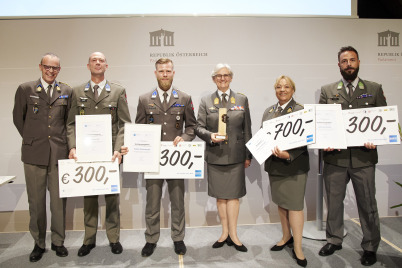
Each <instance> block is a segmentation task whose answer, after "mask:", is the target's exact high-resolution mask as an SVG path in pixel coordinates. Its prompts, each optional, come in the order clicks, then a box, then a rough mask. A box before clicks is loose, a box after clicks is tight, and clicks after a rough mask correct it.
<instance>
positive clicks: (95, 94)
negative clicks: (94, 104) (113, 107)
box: [94, 85, 99, 101]
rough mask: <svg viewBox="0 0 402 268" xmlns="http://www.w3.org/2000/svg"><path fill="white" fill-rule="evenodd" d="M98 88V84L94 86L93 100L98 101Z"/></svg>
mask: <svg viewBox="0 0 402 268" xmlns="http://www.w3.org/2000/svg"><path fill="white" fill-rule="evenodd" d="M98 88H99V86H98V85H95V86H94V99H95V101H98Z"/></svg>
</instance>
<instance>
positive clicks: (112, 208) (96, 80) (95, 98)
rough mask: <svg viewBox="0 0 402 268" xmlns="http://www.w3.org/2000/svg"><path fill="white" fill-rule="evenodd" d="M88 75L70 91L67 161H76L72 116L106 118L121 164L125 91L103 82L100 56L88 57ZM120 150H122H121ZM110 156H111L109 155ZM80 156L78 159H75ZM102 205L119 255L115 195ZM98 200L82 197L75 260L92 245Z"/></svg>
mask: <svg viewBox="0 0 402 268" xmlns="http://www.w3.org/2000/svg"><path fill="white" fill-rule="evenodd" d="M87 67H88V70H89V71H90V72H91V80H90V81H89V82H86V83H85V84H82V85H80V86H78V87H75V88H74V90H73V100H72V107H71V110H70V113H69V116H68V121H67V138H68V145H69V148H70V155H69V158H70V159H72V158H74V159H77V155H76V136H75V133H76V129H75V116H76V115H101V114H110V115H111V119H112V146H113V150H114V152H113V156H112V157H111V160H112V161H115V159H116V158H118V161H119V163H120V162H121V153H120V151H121V147H122V146H123V141H124V124H125V123H131V119H130V113H129V111H128V105H127V98H126V90H125V89H124V88H123V87H122V86H120V85H118V84H115V83H111V82H109V81H107V80H106V79H105V72H106V69H107V68H108V64H107V61H106V57H105V55H104V54H103V53H101V52H94V53H92V54H91V55H90V57H89V61H88V64H87ZM123 148H124V147H123ZM110 153H111V154H112V152H110ZM79 157H80V156H79V155H78V158H79ZM105 201H106V234H107V237H108V239H109V242H110V247H111V251H112V253H114V254H120V253H122V251H123V247H122V245H121V244H120V242H119V239H120V210H119V195H118V194H108V195H105ZM98 206H99V205H98V196H97V195H94V196H85V197H84V224H85V237H84V243H83V245H82V246H81V248H80V249H79V250H78V256H80V257H82V256H85V255H88V254H89V253H90V252H91V250H92V249H93V248H94V247H95V245H96V231H97V226H98Z"/></svg>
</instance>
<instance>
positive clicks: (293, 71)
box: [0, 17, 402, 231]
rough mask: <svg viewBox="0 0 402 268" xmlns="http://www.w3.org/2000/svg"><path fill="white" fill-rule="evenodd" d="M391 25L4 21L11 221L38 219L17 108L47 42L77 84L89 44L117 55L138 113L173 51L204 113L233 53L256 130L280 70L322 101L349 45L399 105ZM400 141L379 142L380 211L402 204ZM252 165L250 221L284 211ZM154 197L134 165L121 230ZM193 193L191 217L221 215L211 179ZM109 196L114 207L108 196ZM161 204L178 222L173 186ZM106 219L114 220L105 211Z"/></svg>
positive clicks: (72, 218)
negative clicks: (388, 36) (158, 40)
mask: <svg viewBox="0 0 402 268" xmlns="http://www.w3.org/2000/svg"><path fill="white" fill-rule="evenodd" d="M161 29H163V30H166V31H169V32H173V42H174V43H173V46H167V45H164V44H163V38H162V45H161V46H150V35H151V33H152V32H155V31H158V30H161ZM388 30H390V31H392V32H396V33H398V37H399V33H401V32H402V23H401V20H360V19H332V18H330V19H328V18H327V19H325V18H265V17H257V18H255V17H130V18H77V19H30V20H2V21H0V35H1V42H0V59H1V63H2V64H1V67H0V78H1V79H0V92H1V94H2V95H1V96H2V98H1V99H0V107H1V110H2V113H1V114H0V125H1V126H2V129H1V148H2V150H1V152H0V159H1V161H0V171H1V174H0V175H16V176H17V179H16V181H15V182H14V183H13V184H9V185H5V186H2V187H0V211H2V212H0V213H1V219H0V231H12V230H27V229H28V215H29V214H28V202H27V197H26V191H25V181H24V180H25V179H24V173H23V164H22V163H21V161H20V156H21V155H20V144H21V137H20V136H19V134H18V132H17V130H16V129H15V127H14V125H13V122H12V109H13V102H14V94H15V91H16V89H17V87H18V85H19V84H21V83H23V82H26V81H31V80H36V79H38V78H39V77H40V72H39V69H38V63H39V60H40V57H41V55H42V54H44V53H45V52H54V53H56V54H57V55H59V56H60V58H61V66H62V70H61V72H60V74H59V77H58V80H59V81H63V82H66V83H68V84H70V85H71V86H75V85H78V84H80V83H83V82H86V81H88V80H89V78H90V74H89V71H88V70H87V68H86V63H87V61H88V57H89V55H90V53H91V52H94V51H102V52H103V53H104V54H105V55H106V57H107V60H108V63H109V69H108V70H107V73H106V77H107V79H109V80H112V81H118V82H119V83H121V84H122V85H124V86H125V87H126V88H127V97H128V103H129V108H130V114H131V117H132V120H133V121H134V119H135V115H136V107H137V101H138V96H139V95H140V94H142V93H144V92H147V91H150V90H151V88H152V87H154V86H155V85H156V79H155V77H154V74H153V71H154V62H155V61H156V60H157V59H158V58H160V57H162V56H163V57H169V58H171V59H172V60H173V61H174V63H175V70H176V75H175V79H174V84H175V85H176V86H177V87H178V88H180V89H182V90H184V91H186V92H187V93H189V94H191V95H192V98H193V102H194V106H195V112H196V113H197V111H198V105H199V103H200V99H201V97H202V96H204V95H206V94H209V93H211V92H212V91H214V90H215V89H216V87H215V85H214V84H213V82H212V80H211V78H210V73H211V71H212V69H213V67H214V65H215V64H216V63H219V62H225V63H229V64H230V65H231V66H232V68H233V70H234V79H233V82H232V84H231V88H232V89H233V90H234V91H237V92H242V93H244V94H246V95H247V96H248V98H249V102H250V108H251V117H252V123H253V125H252V129H253V133H256V132H257V131H258V129H259V127H260V124H261V117H262V114H263V112H264V110H265V109H266V108H267V107H268V106H270V105H272V104H274V103H275V101H276V97H275V94H274V89H273V83H274V81H275V78H276V77H278V76H279V75H281V74H286V75H288V76H290V77H292V78H293V80H294V81H295V83H296V94H295V99H296V100H297V101H298V102H300V103H306V104H307V103H317V102H318V97H319V89H320V87H321V86H322V85H324V84H327V83H330V82H334V81H337V80H339V79H340V74H339V68H338V66H337V52H338V50H339V48H340V47H341V46H344V45H352V46H354V47H355V48H356V49H357V50H358V51H359V54H360V60H361V66H360V77H361V78H363V79H367V80H372V81H376V82H378V83H381V84H382V85H383V88H384V91H385V95H386V97H387V101H388V105H399V106H400V104H402V97H401V94H400V87H401V85H402V75H401V74H402V48H401V45H399V46H389V45H388V46H378V33H381V32H384V31H388ZM401 41H402V40H401ZM401 43H402V42H401ZM384 53H385V54H384ZM400 110H401V108H400ZM399 117H401V112H399ZM399 151H400V146H399V145H393V146H382V147H380V148H379V158H380V161H379V164H378V165H377V170H376V184H377V201H378V208H379V212H380V216H390V215H398V213H400V212H401V209H390V208H389V207H390V206H392V205H395V204H399V203H401V191H402V189H400V187H398V186H397V185H396V184H395V183H394V182H393V181H399V182H401V181H402V178H401V174H402V166H401V164H402V159H401V157H400V153H399ZM310 163H311V164H310V167H311V170H310V173H309V179H308V183H307V190H306V199H305V214H306V219H307V220H314V219H315V214H316V213H315V211H316V206H315V203H316V201H315V200H316V182H317V179H316V177H317V152H316V151H310ZM246 175H247V178H246V180H247V192H248V193H247V195H246V196H245V197H244V198H242V200H241V207H240V216H239V223H240V224H258V223H269V222H277V221H279V217H278V214H277V209H276V205H275V204H273V203H272V201H271V195H270V190H269V182H268V176H267V174H266V173H265V172H264V170H263V168H262V167H260V166H259V165H258V163H257V162H256V161H253V163H252V166H251V167H250V168H249V169H247V172H246ZM145 196H146V191H145V189H144V180H143V178H142V176H141V175H140V174H137V173H123V174H122V193H121V197H120V199H121V219H122V228H145V221H144V208H145ZM185 200H186V223H187V225H188V226H206V225H216V224H219V222H218V216H217V211H216V206H215V199H212V198H209V197H208V195H207V184H206V180H196V181H188V182H187V183H186V197H185ZM67 203H68V204H67V213H68V215H67V228H68V229H82V228H83V224H82V220H83V215H82V214H83V212H82V206H83V202H82V198H70V199H69V200H68V202H67ZM101 204H102V212H104V202H103V201H101ZM324 207H325V206H324ZM345 208H346V209H345V217H346V218H350V217H358V214H357V208H356V204H355V198H354V194H353V188H352V185H351V184H350V185H349V187H348V190H347V196H346V198H345ZM162 210H163V213H162V219H161V221H162V226H163V227H168V226H169V224H170V213H169V198H168V193H167V191H164V195H163V201H162ZM101 218H104V217H103V215H102V217H101ZM100 225H102V226H103V225H104V220H103V219H102V220H101V221H100Z"/></svg>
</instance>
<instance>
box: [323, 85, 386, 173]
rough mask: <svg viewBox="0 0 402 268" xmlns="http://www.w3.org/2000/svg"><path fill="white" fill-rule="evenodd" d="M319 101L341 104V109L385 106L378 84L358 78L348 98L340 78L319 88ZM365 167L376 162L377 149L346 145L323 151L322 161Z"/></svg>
mask: <svg viewBox="0 0 402 268" xmlns="http://www.w3.org/2000/svg"><path fill="white" fill-rule="evenodd" d="M320 103H324V104H332V103H338V104H341V105H342V110H346V109H358V108H370V107H378V106H387V102H386V100H385V97H384V92H383V90H382V86H381V85H380V84H377V83H374V82H370V81H366V80H362V79H359V82H358V85H357V87H356V89H355V90H354V92H353V96H352V98H351V99H350V98H349V96H348V94H347V92H346V89H345V85H344V84H343V82H342V80H341V81H338V82H335V83H332V84H329V85H325V86H323V87H322V88H321V95H320ZM350 161H351V163H352V167H353V168H359V167H366V166H371V165H374V164H377V162H378V154H377V149H374V150H371V149H366V148H365V147H364V146H362V147H348V149H345V150H340V151H338V150H334V151H332V152H324V162H326V163H329V164H332V165H335V166H341V167H348V166H349V164H350Z"/></svg>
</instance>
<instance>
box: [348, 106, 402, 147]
mask: <svg viewBox="0 0 402 268" xmlns="http://www.w3.org/2000/svg"><path fill="white" fill-rule="evenodd" d="M342 112H343V122H344V126H345V129H346V141H347V145H348V146H364V143H366V142H371V143H373V144H374V145H384V144H400V143H401V138H400V135H399V129H398V122H399V121H398V107H397V106H384V107H373V108H362V109H351V110H343V111H342Z"/></svg>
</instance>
